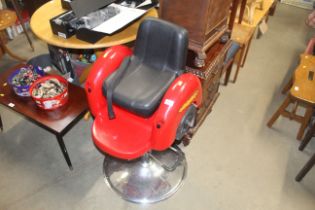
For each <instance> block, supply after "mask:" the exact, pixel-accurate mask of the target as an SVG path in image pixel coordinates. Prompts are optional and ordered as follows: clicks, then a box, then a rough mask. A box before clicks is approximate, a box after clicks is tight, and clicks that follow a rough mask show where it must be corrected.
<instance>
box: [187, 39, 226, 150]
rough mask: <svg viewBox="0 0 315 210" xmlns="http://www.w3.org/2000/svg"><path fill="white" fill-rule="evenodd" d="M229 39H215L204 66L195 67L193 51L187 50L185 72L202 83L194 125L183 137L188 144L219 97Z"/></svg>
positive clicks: (207, 53)
mask: <svg viewBox="0 0 315 210" xmlns="http://www.w3.org/2000/svg"><path fill="white" fill-rule="evenodd" d="M231 43H232V42H231V41H230V40H229V41H228V42H226V43H220V42H219V41H217V42H216V43H215V44H214V45H213V46H212V47H211V48H210V49H209V50H208V51H207V52H206V59H205V66H203V67H197V66H196V65H195V62H194V58H195V56H196V55H195V52H194V51H191V50H190V51H189V52H188V56H187V64H186V72H191V73H193V74H195V75H197V76H198V77H199V78H200V81H201V84H202V104H201V107H200V108H199V110H198V113H197V119H196V126H195V127H194V128H193V130H191V131H190V135H188V136H186V137H187V138H186V139H184V144H185V145H188V144H189V142H190V139H191V138H192V136H193V135H194V133H195V132H196V131H197V130H198V128H199V126H200V125H201V124H202V123H203V121H204V120H205V119H206V117H207V116H208V114H209V113H210V112H211V111H212V108H213V105H214V104H215V102H216V100H217V98H218V97H219V85H220V79H221V75H222V70H223V68H224V59H225V57H226V53H227V51H228V49H229V48H230V46H231Z"/></svg>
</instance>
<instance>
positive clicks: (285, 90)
mask: <svg viewBox="0 0 315 210" xmlns="http://www.w3.org/2000/svg"><path fill="white" fill-rule="evenodd" d="M292 85H293V79H292V78H291V79H290V80H289V81H288V83H287V84H286V85H285V86H284V87H283V89H282V91H281V93H282V94H286V93H287V92H288V91H289V90H290V89H291V87H292Z"/></svg>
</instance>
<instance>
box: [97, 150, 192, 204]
mask: <svg viewBox="0 0 315 210" xmlns="http://www.w3.org/2000/svg"><path fill="white" fill-rule="evenodd" d="M103 167H104V168H103V169H104V179H105V181H106V183H107V184H108V185H109V187H110V188H111V189H112V190H114V191H115V192H116V193H118V194H119V195H120V196H121V197H122V198H123V199H125V200H127V201H130V202H134V203H155V202H158V201H161V200H164V199H167V198H169V197H170V196H172V195H173V194H174V193H175V192H176V191H177V190H178V189H179V187H180V186H181V185H182V183H183V179H184V178H185V176H186V169H187V164H186V158H185V155H184V153H183V152H182V151H181V150H180V149H179V148H174V147H171V148H170V149H168V150H166V151H163V152H151V153H147V154H145V155H144V156H143V157H142V158H139V159H136V160H132V161H126V160H121V159H117V158H114V157H111V156H105V159H104V165H103Z"/></svg>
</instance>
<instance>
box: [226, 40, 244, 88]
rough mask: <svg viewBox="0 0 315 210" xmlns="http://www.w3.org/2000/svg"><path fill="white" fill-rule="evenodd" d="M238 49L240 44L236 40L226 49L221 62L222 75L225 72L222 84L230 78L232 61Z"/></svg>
mask: <svg viewBox="0 0 315 210" xmlns="http://www.w3.org/2000/svg"><path fill="white" fill-rule="evenodd" d="M239 50H240V45H239V44H238V43H237V42H232V44H231V46H230V48H229V49H228V51H227V53H226V56H225V60H224V63H223V70H222V75H224V74H225V78H224V83H223V84H224V85H227V84H228V82H229V79H230V75H231V71H232V68H233V63H234V60H235V57H236V55H237V53H238V52H239Z"/></svg>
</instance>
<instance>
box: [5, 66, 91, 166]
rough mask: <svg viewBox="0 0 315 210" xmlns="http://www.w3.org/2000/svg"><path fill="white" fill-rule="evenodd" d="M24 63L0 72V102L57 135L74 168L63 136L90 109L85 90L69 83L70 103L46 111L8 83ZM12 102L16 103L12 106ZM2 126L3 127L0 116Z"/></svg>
mask: <svg viewBox="0 0 315 210" xmlns="http://www.w3.org/2000/svg"><path fill="white" fill-rule="evenodd" d="M21 66H23V65H18V66H15V67H12V68H10V69H8V70H7V71H4V72H3V73H2V74H0V104H1V105H3V106H5V107H7V108H9V109H10V110H13V111H15V112H17V113H19V114H21V115H22V116H24V117H25V118H26V119H28V120H30V121H31V122H33V123H35V124H36V125H38V126H40V127H42V128H44V129H45V130H47V131H49V132H50V133H52V134H54V135H56V138H57V141H58V144H59V146H60V149H61V152H62V154H63V156H64V158H65V160H66V162H67V164H68V166H69V168H70V169H71V170H72V164H71V161H70V157H69V155H68V152H67V149H66V146H65V144H64V141H63V136H64V135H65V134H66V133H67V132H68V131H69V130H70V129H71V128H72V127H73V126H74V125H75V124H76V123H77V122H78V121H79V120H80V119H81V118H82V117H83V116H84V114H85V113H86V112H87V110H88V105H87V100H86V96H85V92H84V90H83V89H82V88H81V87H79V86H75V85H73V84H71V83H69V87H68V88H69V89H68V91H69V100H68V103H67V104H66V105H65V106H63V107H60V108H58V109H56V110H52V111H45V110H42V109H40V108H39V107H37V105H36V104H35V102H34V101H33V100H32V99H31V98H30V97H20V96H17V95H16V94H15V93H14V91H13V89H12V88H11V87H10V86H9V85H8V84H7V78H8V77H9V75H10V74H11V73H12V72H13V71H14V70H15V69H18V68H19V67H21ZM10 104H14V106H11V105H10ZM0 128H1V130H2V129H3V125H2V120H1V116H0Z"/></svg>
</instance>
